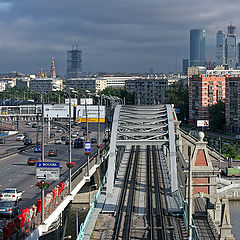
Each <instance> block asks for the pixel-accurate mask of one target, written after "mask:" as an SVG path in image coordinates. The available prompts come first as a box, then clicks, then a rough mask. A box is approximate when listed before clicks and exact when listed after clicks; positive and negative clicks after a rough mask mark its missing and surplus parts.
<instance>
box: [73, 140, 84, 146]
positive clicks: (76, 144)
mask: <svg viewBox="0 0 240 240" xmlns="http://www.w3.org/2000/svg"><path fill="white" fill-rule="evenodd" d="M83 146H84V143H83V140H82V139H80V138H77V139H75V141H74V148H83Z"/></svg>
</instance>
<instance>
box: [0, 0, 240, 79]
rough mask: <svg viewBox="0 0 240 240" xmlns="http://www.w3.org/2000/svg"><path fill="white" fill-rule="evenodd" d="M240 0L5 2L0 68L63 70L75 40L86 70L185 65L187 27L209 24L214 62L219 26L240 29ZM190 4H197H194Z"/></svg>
mask: <svg viewBox="0 0 240 240" xmlns="http://www.w3.org/2000/svg"><path fill="white" fill-rule="evenodd" d="M239 5H240V3H238V2H237V1H234V4H231V5H230V4H228V3H227V2H224V1H216V0H214V1H211V3H209V2H207V1H206V0H204V1H202V2H201V3H193V2H191V1H189V0H183V1H181V2H179V1H176V0H172V4H170V3H166V2H165V3H161V2H159V1H156V0H150V1H147V2H146V1H143V0H138V1H137V0H133V1H131V2H129V1H126V0H125V1H121V3H120V2H118V3H117V2H111V1H104V2H99V1H96V0H93V1H91V3H90V2H86V1H77V0H70V1H67V2H66V1H65V2H61V3H59V1H56V0H52V1H51V2H49V1H46V0H43V1H41V2H38V3H36V2H31V1H27V0H21V1H15V0H12V1H0V13H1V21H0V28H1V39H0V51H1V57H0V66H1V67H0V72H11V71H19V72H23V73H34V72H39V71H40V68H41V67H43V68H44V70H46V71H49V70H50V68H49V62H50V61H51V58H52V56H54V57H55V65H56V71H57V74H66V59H67V51H68V50H70V49H71V47H72V45H73V44H75V43H77V44H78V46H79V49H81V50H82V60H83V62H82V65H83V66H82V68H83V71H84V72H88V71H91V72H95V71H109V72H148V71H149V69H150V68H153V70H154V72H169V71H172V72H173V71H175V69H176V67H177V70H178V71H179V72H181V70H182V59H183V58H189V45H190V43H189V31H190V30H191V29H205V30H206V57H210V58H211V60H212V61H215V57H216V32H217V29H222V30H223V31H224V32H226V29H227V26H228V25H229V24H230V22H233V25H235V26H236V28H237V32H236V34H237V35H238V31H239V25H240V21H239V20H238V17H237V9H238V6H239ZM193 9H195V10H194V11H193Z"/></svg>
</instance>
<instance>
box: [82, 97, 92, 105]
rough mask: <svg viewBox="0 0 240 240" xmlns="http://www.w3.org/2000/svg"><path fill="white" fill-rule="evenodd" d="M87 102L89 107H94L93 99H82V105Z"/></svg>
mask: <svg viewBox="0 0 240 240" xmlns="http://www.w3.org/2000/svg"><path fill="white" fill-rule="evenodd" d="M85 100H86V103H87V105H93V99H92V98H80V104H81V105H85Z"/></svg>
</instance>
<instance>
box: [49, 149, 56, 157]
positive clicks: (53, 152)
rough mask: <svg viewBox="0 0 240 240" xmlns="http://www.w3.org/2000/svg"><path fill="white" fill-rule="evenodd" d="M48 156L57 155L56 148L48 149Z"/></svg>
mask: <svg viewBox="0 0 240 240" xmlns="http://www.w3.org/2000/svg"><path fill="white" fill-rule="evenodd" d="M48 156H49V157H56V156H57V150H56V149H55V150H52V149H50V150H49V151H48Z"/></svg>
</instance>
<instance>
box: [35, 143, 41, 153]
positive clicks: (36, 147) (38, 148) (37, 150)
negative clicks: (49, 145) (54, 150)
mask: <svg viewBox="0 0 240 240" xmlns="http://www.w3.org/2000/svg"><path fill="white" fill-rule="evenodd" d="M33 151H34V152H42V147H41V145H36V146H35V147H34V149H33Z"/></svg>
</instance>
